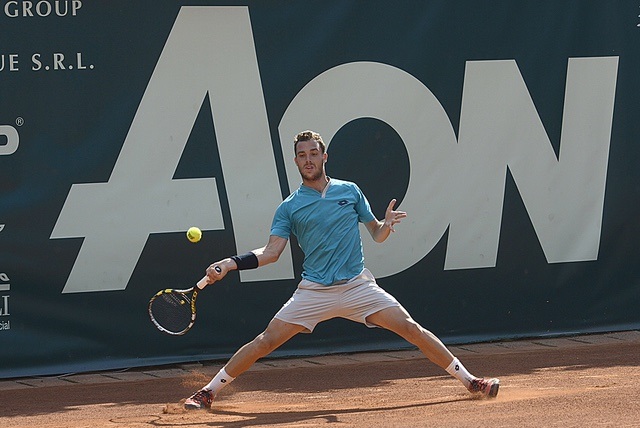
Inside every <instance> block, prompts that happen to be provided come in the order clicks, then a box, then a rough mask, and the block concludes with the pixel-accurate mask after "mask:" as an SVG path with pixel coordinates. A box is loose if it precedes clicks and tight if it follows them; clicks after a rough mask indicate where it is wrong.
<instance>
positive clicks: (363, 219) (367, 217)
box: [353, 184, 376, 223]
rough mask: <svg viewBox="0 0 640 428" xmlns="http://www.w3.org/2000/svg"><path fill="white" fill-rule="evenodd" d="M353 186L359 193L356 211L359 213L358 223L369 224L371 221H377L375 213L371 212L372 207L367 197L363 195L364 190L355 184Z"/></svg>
mask: <svg viewBox="0 0 640 428" xmlns="http://www.w3.org/2000/svg"><path fill="white" fill-rule="evenodd" d="M353 186H354V188H355V190H356V193H357V201H356V205H355V209H356V212H357V213H358V221H359V222H360V223H369V222H370V221H371V220H375V219H376V216H375V215H373V212H372V211H371V206H370V205H369V201H368V200H367V197H366V196H364V193H362V190H360V188H359V187H358V185H357V184H354V185H353Z"/></svg>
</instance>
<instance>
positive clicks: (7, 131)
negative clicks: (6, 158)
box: [0, 125, 20, 156]
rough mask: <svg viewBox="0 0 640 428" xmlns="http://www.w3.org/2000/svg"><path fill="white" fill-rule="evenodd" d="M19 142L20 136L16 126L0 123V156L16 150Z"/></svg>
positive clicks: (10, 153)
mask: <svg viewBox="0 0 640 428" xmlns="http://www.w3.org/2000/svg"><path fill="white" fill-rule="evenodd" d="M5 139H6V140H5ZM3 140H4V142H3ZM19 143H20V136H19V135H18V130H17V129H16V128H14V127H13V126H10V125H0V156H2V155H12V154H14V153H15V152H16V150H18V144H19Z"/></svg>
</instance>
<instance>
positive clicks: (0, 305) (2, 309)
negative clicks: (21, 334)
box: [0, 296, 10, 317]
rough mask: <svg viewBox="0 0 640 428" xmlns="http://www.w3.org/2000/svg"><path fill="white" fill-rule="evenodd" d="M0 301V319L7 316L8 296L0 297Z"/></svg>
mask: <svg viewBox="0 0 640 428" xmlns="http://www.w3.org/2000/svg"><path fill="white" fill-rule="evenodd" d="M1 297H2V300H0V317H6V316H9V315H10V314H9V296H1Z"/></svg>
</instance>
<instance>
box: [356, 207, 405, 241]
mask: <svg viewBox="0 0 640 428" xmlns="http://www.w3.org/2000/svg"><path fill="white" fill-rule="evenodd" d="M396 202H397V201H396V200H395V199H392V200H391V202H389V205H388V206H387V210H386V212H385V215H384V221H380V220H378V219H375V220H372V221H370V222H369V223H366V224H365V226H366V227H367V230H368V231H369V233H370V234H371V237H372V238H373V240H374V241H376V242H384V241H385V240H386V239H387V238H388V237H389V235H390V234H391V232H395V229H394V226H395V225H396V224H398V223H400V222H401V221H402V219H403V218H405V217H406V216H407V213H406V212H404V211H396V210H394V209H393V208H394V207H395V205H396Z"/></svg>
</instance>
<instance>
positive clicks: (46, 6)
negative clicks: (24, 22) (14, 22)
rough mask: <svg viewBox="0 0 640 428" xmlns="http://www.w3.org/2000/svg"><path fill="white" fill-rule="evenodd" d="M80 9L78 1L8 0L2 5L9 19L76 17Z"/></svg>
mask: <svg viewBox="0 0 640 428" xmlns="http://www.w3.org/2000/svg"><path fill="white" fill-rule="evenodd" d="M81 7H82V2H81V1H80V0H71V1H70V0H54V1H51V0H49V1H46V0H40V1H36V2H34V1H30V0H21V1H15V0H10V1H8V2H6V3H5V4H4V14H5V15H6V16H8V17H9V18H17V17H20V16H21V17H33V16H40V17H47V16H50V15H53V14H55V15H57V16H67V15H71V16H76V15H77V14H78V10H79V9H80V8H81Z"/></svg>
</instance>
